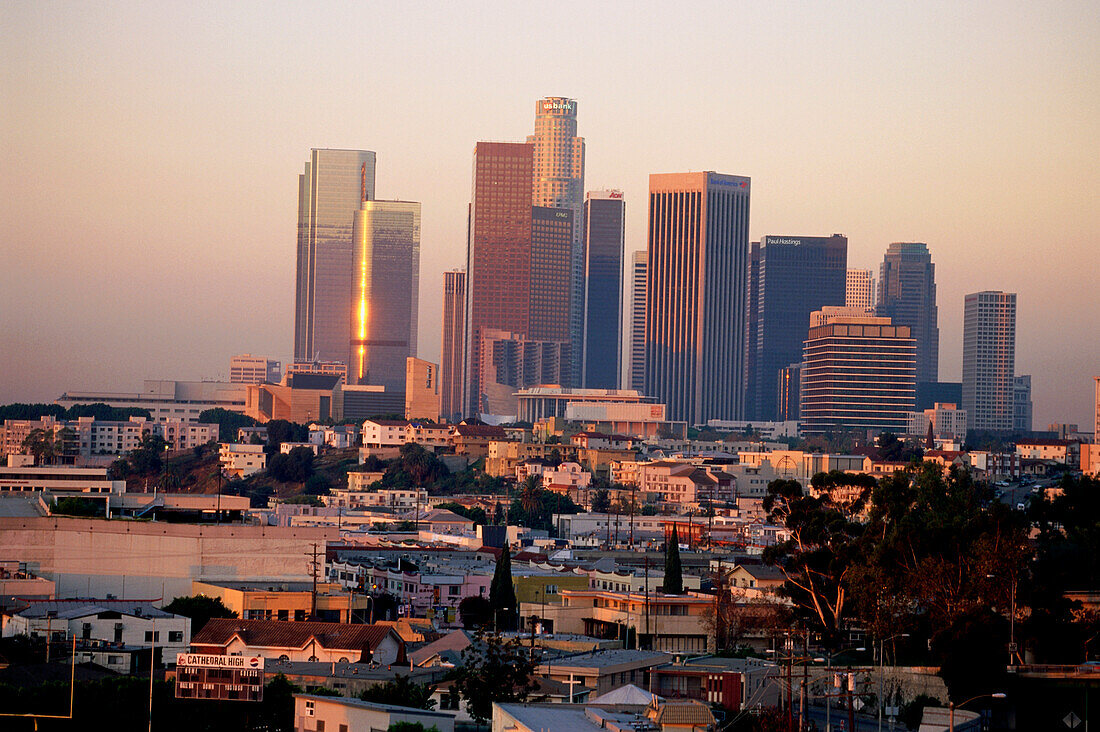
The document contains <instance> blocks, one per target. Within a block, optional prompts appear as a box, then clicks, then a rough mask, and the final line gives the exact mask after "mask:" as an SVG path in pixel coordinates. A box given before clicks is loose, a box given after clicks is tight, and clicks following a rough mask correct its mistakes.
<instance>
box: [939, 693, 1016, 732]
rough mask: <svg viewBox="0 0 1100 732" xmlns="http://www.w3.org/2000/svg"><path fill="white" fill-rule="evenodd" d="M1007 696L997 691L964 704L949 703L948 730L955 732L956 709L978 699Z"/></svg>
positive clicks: (970, 699)
mask: <svg viewBox="0 0 1100 732" xmlns="http://www.w3.org/2000/svg"><path fill="white" fill-rule="evenodd" d="M1006 696H1008V694H1005V693H1004V692H1003V691H995V692H993V693H992V694H978V695H977V696H972V697H970V698H969V699H967V700H966V701H964V702H962V703H961V704H956V703H955V702H948V703H947V708H948V710H949V712H948V714H949V720H950V721H949V723H948V726H947V729H948V730H950V732H955V708H956V707H962V706H965V705H967V704H969V703H970V702H972V701H977V700H978V699H985V698H989V699H1004V698H1005V697H1006Z"/></svg>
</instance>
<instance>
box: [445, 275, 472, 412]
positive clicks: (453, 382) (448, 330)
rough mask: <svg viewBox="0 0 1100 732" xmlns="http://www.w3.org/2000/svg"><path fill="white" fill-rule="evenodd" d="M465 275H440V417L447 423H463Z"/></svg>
mask: <svg viewBox="0 0 1100 732" xmlns="http://www.w3.org/2000/svg"><path fill="white" fill-rule="evenodd" d="M465 352H466V273H465V272H462V271H456V272H444V273H443V346H442V348H441V349H440V351H439V360H440V364H439V371H440V387H441V388H440V397H439V398H440V407H439V414H440V416H441V417H442V418H443V419H446V420H447V421H448V422H457V421H459V420H460V419H462V414H463V412H464V411H465V410H464V409H463V407H462V387H463V384H465V383H466V364H465V362H464V361H463V358H464V355H465Z"/></svg>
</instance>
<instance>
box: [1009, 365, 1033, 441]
mask: <svg viewBox="0 0 1100 732" xmlns="http://www.w3.org/2000/svg"><path fill="white" fill-rule="evenodd" d="M1032 421H1033V420H1032V406H1031V376H1017V377H1015V378H1014V379H1013V380H1012V431H1013V432H1031V424H1032Z"/></svg>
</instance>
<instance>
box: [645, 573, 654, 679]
mask: <svg viewBox="0 0 1100 732" xmlns="http://www.w3.org/2000/svg"><path fill="white" fill-rule="evenodd" d="M645 634H646V636H648V637H649V648H650V650H652V649H653V636H651V635H649V555H648V554H646V556H645ZM650 677H651V678H652V674H651V675H650Z"/></svg>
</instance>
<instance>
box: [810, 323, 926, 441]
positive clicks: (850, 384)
mask: <svg viewBox="0 0 1100 732" xmlns="http://www.w3.org/2000/svg"><path fill="white" fill-rule="evenodd" d="M823 321H824V324H822V325H816V326H813V327H811V328H810V331H809V334H808V335H807V338H806V343H805V347H804V349H803V360H802V385H801V389H800V394H799V422H800V426H799V432H800V433H801V434H803V435H815V434H824V433H826V432H830V431H833V430H837V429H867V430H873V431H876V432H878V431H890V432H895V433H898V434H904V433H905V432H906V431H907V429H908V427H909V413H910V412H912V411H913V408H914V407H913V405H914V404H915V403H916V396H917V383H916V363H917V356H916V351H917V344H916V340H914V339H913V338H912V335H911V334H912V330H911V329H910V327H909V326H907V325H893V324H892V323H891V322H890V319H889V318H882V317H874V316H868V315H864V316H840V315H836V316H833V317H830V318H823V319H819V320H818V322H823Z"/></svg>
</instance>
